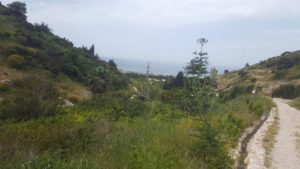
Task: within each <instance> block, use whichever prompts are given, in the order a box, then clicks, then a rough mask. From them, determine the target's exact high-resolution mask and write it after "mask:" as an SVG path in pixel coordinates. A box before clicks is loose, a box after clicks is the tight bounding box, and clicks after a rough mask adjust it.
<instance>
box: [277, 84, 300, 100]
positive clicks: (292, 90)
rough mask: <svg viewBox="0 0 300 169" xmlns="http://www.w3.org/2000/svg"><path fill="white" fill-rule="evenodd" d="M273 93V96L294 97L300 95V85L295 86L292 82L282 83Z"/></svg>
mask: <svg viewBox="0 0 300 169" xmlns="http://www.w3.org/2000/svg"><path fill="white" fill-rule="evenodd" d="M272 95H273V97H281V98H284V99H294V98H296V97H297V96H300V86H294V85H292V84H286V85H281V86H280V87H279V88H277V89H275V90H274V91H273V93H272Z"/></svg>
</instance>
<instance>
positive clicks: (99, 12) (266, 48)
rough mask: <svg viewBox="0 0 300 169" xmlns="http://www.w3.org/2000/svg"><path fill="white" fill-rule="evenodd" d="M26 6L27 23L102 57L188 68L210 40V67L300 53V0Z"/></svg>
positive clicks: (73, 1)
mask: <svg viewBox="0 0 300 169" xmlns="http://www.w3.org/2000/svg"><path fill="white" fill-rule="evenodd" d="M0 1H1V2H2V3H3V4H7V3H10V2H12V1H11V0H0ZM24 2H26V4H27V8H28V20H29V21H31V22H42V21H43V22H46V23H47V24H49V26H50V27H51V28H52V29H53V30H54V33H55V34H58V35H59V36H61V37H66V38H68V39H69V40H71V41H73V42H74V43H75V45H76V46H81V45H85V46H90V45H91V44H95V46H96V51H97V52H98V53H99V54H100V56H107V57H117V58H138V59H144V60H149V61H151V60H158V61H168V62H181V63H186V62H188V61H189V60H190V59H191V58H192V57H193V55H192V52H193V51H194V50H196V49H198V47H197V44H196V40H197V39H198V38H200V37H205V38H207V39H209V43H208V44H207V45H206V46H205V49H206V51H207V52H208V53H209V58H210V64H211V65H213V66H214V65H217V66H220V65H222V66H234V67H235V66H244V65H245V63H247V62H249V63H256V62H259V61H260V60H263V59H265V58H267V57H271V56H276V55H280V54H281V53H282V52H284V51H290V50H291V51H293V50H298V49H300V10H299V7H300V0H48V1H47V0H24Z"/></svg>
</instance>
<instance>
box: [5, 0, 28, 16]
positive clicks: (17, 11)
mask: <svg viewBox="0 0 300 169" xmlns="http://www.w3.org/2000/svg"><path fill="white" fill-rule="evenodd" d="M7 7H8V8H9V9H10V10H11V11H12V12H13V14H14V15H16V16H18V17H19V18H21V19H24V20H26V12H27V8H26V4H25V3H24V2H19V1H15V2H12V3H10V4H8V5H7Z"/></svg>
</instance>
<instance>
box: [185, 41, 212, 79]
mask: <svg viewBox="0 0 300 169" xmlns="http://www.w3.org/2000/svg"><path fill="white" fill-rule="evenodd" d="M207 42H208V40H207V39H205V38H200V39H198V40H197V43H199V44H200V45H201V50H200V52H197V51H195V52H194V53H193V54H194V55H196V57H195V58H193V59H192V60H191V61H190V63H188V65H187V66H186V67H185V71H186V74H187V75H191V76H194V77H198V78H201V77H203V76H204V75H206V74H207V65H208V57H207V53H206V52H203V46H204V45H205V44H206V43H207Z"/></svg>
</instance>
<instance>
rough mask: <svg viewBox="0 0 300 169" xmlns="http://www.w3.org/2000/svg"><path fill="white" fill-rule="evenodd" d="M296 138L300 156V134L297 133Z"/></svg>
mask: <svg viewBox="0 0 300 169" xmlns="http://www.w3.org/2000/svg"><path fill="white" fill-rule="evenodd" d="M295 137H296V149H297V151H298V153H299V154H300V133H299V132H296V133H295Z"/></svg>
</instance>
